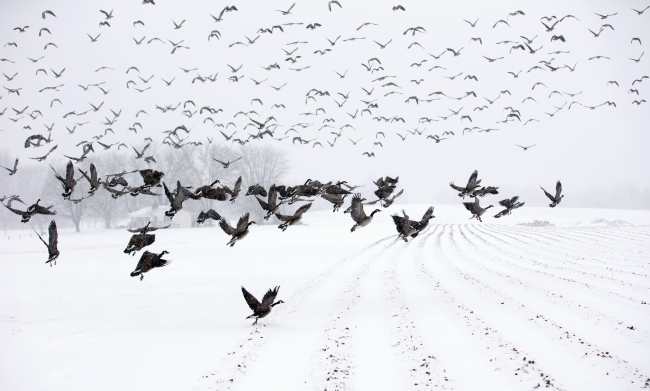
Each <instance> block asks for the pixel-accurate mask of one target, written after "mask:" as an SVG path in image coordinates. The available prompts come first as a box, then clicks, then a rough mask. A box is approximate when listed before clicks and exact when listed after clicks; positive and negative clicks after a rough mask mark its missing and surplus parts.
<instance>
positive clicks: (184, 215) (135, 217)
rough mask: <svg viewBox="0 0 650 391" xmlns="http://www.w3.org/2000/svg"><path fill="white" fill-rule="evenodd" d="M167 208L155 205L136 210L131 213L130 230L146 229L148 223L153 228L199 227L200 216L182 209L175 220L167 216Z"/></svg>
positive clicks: (129, 215)
mask: <svg viewBox="0 0 650 391" xmlns="http://www.w3.org/2000/svg"><path fill="white" fill-rule="evenodd" d="M166 210H168V209H167V208H166V207H160V206H158V204H156V203H154V204H153V205H151V206H147V207H146V208H142V209H139V210H136V211H135V212H131V213H129V214H128V215H127V216H128V217H129V226H128V228H139V227H144V226H145V225H147V223H149V222H151V226H152V227H164V226H166V225H168V224H171V226H170V227H169V228H191V227H196V226H198V225H197V223H196V219H197V218H198V216H195V215H193V214H192V213H190V212H188V211H186V210H183V209H181V210H180V211H178V212H177V213H176V215H175V216H174V218H173V219H170V218H169V217H167V216H165V211H166Z"/></svg>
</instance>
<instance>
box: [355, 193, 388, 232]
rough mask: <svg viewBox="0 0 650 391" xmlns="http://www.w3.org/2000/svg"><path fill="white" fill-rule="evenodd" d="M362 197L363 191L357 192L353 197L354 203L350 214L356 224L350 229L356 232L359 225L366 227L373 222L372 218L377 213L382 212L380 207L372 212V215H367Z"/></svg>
mask: <svg viewBox="0 0 650 391" xmlns="http://www.w3.org/2000/svg"><path fill="white" fill-rule="evenodd" d="M362 201H363V200H362V199H361V193H357V194H355V195H354V196H353V197H352V205H350V215H351V216H352V220H354V222H355V224H354V226H353V227H352V229H350V232H354V231H355V230H356V229H357V227H365V226H366V225H368V224H370V223H371V222H372V218H373V217H374V216H375V213H377V212H381V210H379V209H375V210H373V211H372V213H370V216H368V215H366V213H365V212H364V211H363V204H362Z"/></svg>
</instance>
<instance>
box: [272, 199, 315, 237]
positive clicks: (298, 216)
mask: <svg viewBox="0 0 650 391" xmlns="http://www.w3.org/2000/svg"><path fill="white" fill-rule="evenodd" d="M309 208H311V202H310V203H309V204H305V205H303V206H301V207H300V208H298V209H297V210H296V211H295V212H294V214H293V215H283V214H280V213H276V214H275V217H277V218H278V220H280V221H283V223H282V224H280V225H278V228H280V229H281V230H282V232H284V231H286V230H287V228H288V227H289V226H291V225H294V224H296V223H297V222H299V221H300V220H302V215H303V213H305V212H307V211H308V210H309Z"/></svg>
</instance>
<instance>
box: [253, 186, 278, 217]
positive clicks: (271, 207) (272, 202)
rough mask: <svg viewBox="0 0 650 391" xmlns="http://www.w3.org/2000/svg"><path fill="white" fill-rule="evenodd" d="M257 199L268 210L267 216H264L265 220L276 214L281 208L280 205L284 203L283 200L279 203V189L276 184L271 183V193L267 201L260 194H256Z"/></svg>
mask: <svg viewBox="0 0 650 391" xmlns="http://www.w3.org/2000/svg"><path fill="white" fill-rule="evenodd" d="M255 199H256V200H257V202H258V203H259V204H260V206H261V207H262V209H264V211H266V216H264V220H268V219H269V217H271V216H273V215H274V214H276V213H277V212H278V210H280V205H282V202H280V203H278V190H277V188H276V187H275V184H273V185H271V187H270V188H269V194H268V198H267V201H266V202H265V201H263V200H262V199H261V198H259V197H258V196H255Z"/></svg>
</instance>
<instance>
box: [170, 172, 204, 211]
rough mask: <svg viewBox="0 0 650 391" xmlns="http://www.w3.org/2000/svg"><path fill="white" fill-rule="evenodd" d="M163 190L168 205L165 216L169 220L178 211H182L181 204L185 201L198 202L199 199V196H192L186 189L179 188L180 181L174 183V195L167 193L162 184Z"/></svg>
mask: <svg viewBox="0 0 650 391" xmlns="http://www.w3.org/2000/svg"><path fill="white" fill-rule="evenodd" d="M163 188H164V189H165V196H167V199H168V200H169V204H170V209H169V210H168V211H166V212H165V216H167V217H169V218H170V219H171V218H173V217H174V216H175V215H176V213H178V211H179V210H181V209H183V202H185V200H187V199H193V200H198V199H200V198H201V197H200V196H196V195H194V193H192V192H191V191H190V190H188V189H187V188H185V187H183V186H181V181H176V191H175V192H174V193H172V192H170V191H169V189H168V188H167V185H165V183H164V182H163Z"/></svg>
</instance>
